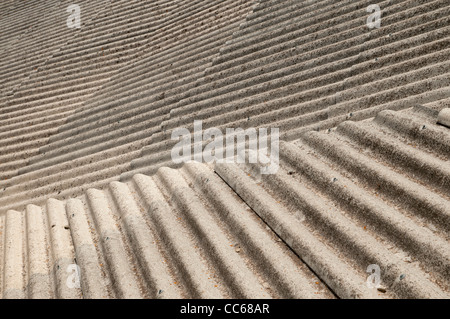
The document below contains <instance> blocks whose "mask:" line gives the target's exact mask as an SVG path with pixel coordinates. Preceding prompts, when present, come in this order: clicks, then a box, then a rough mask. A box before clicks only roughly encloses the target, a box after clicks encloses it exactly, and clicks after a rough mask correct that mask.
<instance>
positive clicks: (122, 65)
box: [0, 0, 450, 298]
mask: <svg viewBox="0 0 450 319" xmlns="http://www.w3.org/2000/svg"><path fill="white" fill-rule="evenodd" d="M69 4H71V3H70V2H69V1H65V0H63V1H56V0H48V1H40V2H39V1H32V2H30V4H28V2H27V4H25V2H23V1H18V0H10V1H2V2H1V3H0V28H1V30H2V34H1V35H0V75H1V76H0V149H1V151H0V296H1V297H4V298H229V297H235V298H280V297H281V298H336V297H337V298H441V297H443V298H449V297H450V292H449V278H450V262H449V261H450V260H449V258H450V255H449V251H450V249H449V248H450V245H449V237H448V236H449V225H450V220H449V217H450V210H449V208H450V166H449V165H450V164H449V159H450V128H449V126H450V124H449V123H450V119H449V111H448V110H449V107H450V73H449V70H450V68H449V66H450V62H449V60H448V57H449V54H450V49H449V47H450V46H449V44H450V33H449V32H450V27H449V20H450V18H449V17H450V15H449V13H450V5H449V3H448V0H433V1H429V0H428V1H427V0H399V1H390V0H385V1H378V4H379V6H380V7H381V8H382V21H381V28H379V29H369V28H368V27H367V25H366V19H367V16H368V13H367V11H366V8H367V6H368V5H369V4H371V3H370V2H368V1H367V0H361V1H355V0H320V1H313V0H305V1H297V0H287V1H275V0H255V1H247V0H223V1H210V0H192V1H172V0H158V1H148V2H143V1H138V0H133V1H129V0H117V1H108V0H97V1H83V0H80V1H79V2H78V4H80V5H81V7H82V22H83V27H82V28H81V29H80V30H72V29H69V28H67V26H66V25H65V23H66V19H67V16H68V14H67V12H66V8H67V6H68V5H69ZM26 17H29V19H28V20H26V19H25V20H26V22H25V23H20V21H21V19H24V18H26ZM3 31H4V32H3ZM194 120H202V121H203V129H207V128H211V127H216V128H219V129H220V130H222V131H225V129H227V128H239V127H240V128H244V129H245V128H249V127H256V128H258V127H264V128H273V127H275V128H279V129H280V132H281V138H282V141H281V143H280V156H281V162H280V170H279V171H278V173H277V174H275V175H268V176H260V174H258V172H259V169H260V167H258V165H256V164H248V165H244V164H242V165H238V164H217V165H216V166H209V165H206V164H200V163H197V164H193V163H190V164H186V165H185V166H183V167H182V168H180V167H178V166H177V165H175V163H174V162H173V161H172V159H171V150H172V148H173V146H174V145H175V143H176V142H177V141H172V140H171V134H172V132H173V130H174V129H176V128H178V127H184V128H187V129H189V130H190V131H191V132H192V131H193V123H194ZM74 264H76V265H78V266H79V267H80V270H81V278H80V283H81V287H80V288H77V287H76V286H73V284H74V282H73V280H72V279H74V270H75V268H74ZM369 265H378V266H379V267H380V269H381V287H380V290H377V289H376V288H369V287H368V286H367V282H366V281H367V277H368V276H369V275H370V274H369V273H367V268H368V266H369ZM69 279H70V280H69ZM71 280H72V281H71Z"/></svg>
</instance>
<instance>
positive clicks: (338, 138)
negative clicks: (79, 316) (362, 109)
mask: <svg viewBox="0 0 450 319" xmlns="http://www.w3.org/2000/svg"><path fill="white" fill-rule="evenodd" d="M436 117H437V112H436V111H432V110H431V109H429V108H423V107H416V108H413V109H409V110H406V111H401V112H393V111H383V112H381V113H380V114H379V115H378V116H377V117H376V118H375V119H374V120H369V121H362V122H350V121H347V122H344V123H342V124H340V125H339V126H338V127H337V128H336V129H332V130H330V131H328V132H307V133H305V134H303V135H302V137H301V139H299V140H297V141H295V142H281V145H280V155H281V162H280V166H281V167H280V170H279V171H278V173H277V174H275V175H264V176H266V177H264V176H263V177H261V175H259V174H258V172H259V169H258V166H257V165H256V164H247V165H245V164H239V165H238V164H216V165H215V167H214V168H213V167H212V166H209V165H207V164H202V163H189V164H185V165H184V166H183V167H182V168H181V169H170V168H160V169H159V170H158V172H157V173H156V174H155V175H153V176H151V177H150V176H145V175H142V174H137V175H135V176H134V177H133V178H132V179H131V180H130V181H129V182H127V183H121V182H112V183H110V184H109V186H108V187H107V188H105V189H103V190H98V189H89V190H87V191H86V193H85V194H84V195H82V196H80V197H78V198H75V199H69V200H66V201H59V200H55V199H49V200H48V201H47V202H46V203H45V204H44V205H41V206H35V205H28V206H27V207H26V209H25V210H24V211H23V212H21V211H13V210H9V211H8V212H7V213H6V214H5V215H2V216H1V217H0V234H2V236H1V237H0V238H1V240H0V248H1V249H0V251H1V252H2V255H0V261H1V262H0V273H1V274H2V277H0V278H2V282H3V286H2V287H1V288H0V295H2V296H3V297H7V298H16V297H29V298H51V297H57V298H81V297H85V298H141V297H142V298H229V297H234V298H335V297H339V298H449V297H450V294H449V278H450V276H449V275H450V274H449V272H450V268H449V265H450V263H449V261H450V256H449V249H448V247H449V237H448V236H449V229H448V225H449V219H450V210H449V208H450V196H449V194H450V191H449V190H450V164H449V161H448V154H449V151H450V144H449V141H450V130H449V129H448V128H445V127H442V126H439V125H437V124H435V122H436ZM74 263H76V264H78V265H79V266H80V268H81V289H76V288H75V289H69V288H68V287H67V284H66V282H67V278H68V273H67V272H66V269H67V267H68V265H70V264H74ZM373 264H375V265H378V266H379V267H380V270H381V272H380V275H381V283H380V287H379V289H380V290H381V291H383V292H381V291H380V290H377V289H375V288H369V287H368V286H367V283H366V281H367V277H368V276H369V273H367V272H366V270H367V267H368V266H369V265H373Z"/></svg>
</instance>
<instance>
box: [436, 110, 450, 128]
mask: <svg viewBox="0 0 450 319" xmlns="http://www.w3.org/2000/svg"><path fill="white" fill-rule="evenodd" d="M438 123H439V124H442V125H445V126H447V127H449V128H450V108H446V109H443V110H442V111H440V112H439V116H438Z"/></svg>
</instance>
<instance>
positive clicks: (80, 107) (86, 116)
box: [0, 0, 254, 208]
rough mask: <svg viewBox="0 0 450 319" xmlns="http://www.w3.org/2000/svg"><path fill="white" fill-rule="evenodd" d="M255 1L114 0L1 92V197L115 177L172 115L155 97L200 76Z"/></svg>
mask: <svg viewBox="0 0 450 319" xmlns="http://www.w3.org/2000/svg"><path fill="white" fill-rule="evenodd" d="M253 4H254V3H253V2H251V1H247V0H227V1H209V0H208V1H207V0H196V1H186V2H182V3H178V2H174V1H167V0H160V1H151V2H142V1H128V0H126V1H125V0H123V1H113V2H108V5H105V6H104V7H102V10H99V12H98V15H97V17H96V18H95V19H93V21H92V23H91V24H88V25H86V26H83V27H82V28H81V29H80V31H72V32H77V35H76V36H74V37H73V39H72V40H70V41H68V43H66V44H65V45H63V46H62V47H61V50H60V51H58V52H56V53H54V54H53V56H52V57H51V58H50V59H49V60H48V61H46V63H45V65H43V66H42V67H40V68H39V70H38V71H37V73H36V74H34V76H32V77H30V78H29V79H26V80H24V81H23V82H22V83H21V85H20V88H18V89H17V90H16V91H15V92H14V95H12V96H11V97H9V98H8V100H7V101H6V102H5V103H4V104H3V103H2V102H1V101H0V124H1V128H0V147H2V152H1V153H0V179H1V180H0V184H1V185H0V193H1V194H0V196H1V198H0V203H1V204H0V206H3V207H6V205H12V206H11V208H17V205H15V204H18V203H22V207H23V206H24V205H25V204H26V203H29V202H30V201H29V200H30V198H34V201H36V200H37V198H40V199H41V200H45V199H46V198H48V197H49V196H58V197H59V198H62V196H64V195H65V196H66V198H67V197H68V196H73V195H75V194H76V195H79V194H81V193H82V192H83V190H85V189H86V187H84V186H85V185H91V186H95V187H100V186H104V185H107V184H108V183H109V182H110V181H112V180H117V179H118V176H120V174H121V173H124V172H127V171H128V170H129V168H130V162H131V161H132V160H133V159H135V158H138V157H139V156H140V154H141V152H140V151H141V149H142V147H144V146H146V145H147V144H148V143H149V142H150V138H151V136H152V134H153V133H154V132H155V131H156V130H157V129H158V128H159V124H160V123H161V122H162V121H163V120H164V119H165V118H167V117H168V113H169V112H170V108H167V107H166V108H158V107H157V106H156V105H155V103H156V102H157V101H159V102H161V101H166V100H170V101H177V100H178V99H179V95H180V94H181V93H183V94H184V93H185V92H188V91H189V89H190V88H192V87H195V85H197V82H198V80H199V78H201V77H202V76H203V74H204V71H205V69H206V68H208V67H209V66H210V65H211V62H212V60H213V59H215V58H216V57H217V56H218V55H219V52H220V49H221V48H222V47H223V45H224V43H225V42H226V41H227V40H229V39H230V38H231V37H232V35H233V33H234V32H235V31H236V30H237V29H238V28H239V25H240V24H241V23H242V21H244V20H245V17H246V16H247V14H248V13H249V12H251V9H252V5H253ZM82 10H83V9H82ZM64 12H65V10H64ZM83 12H84V11H82V18H83V17H84V13H83ZM64 14H66V13H64ZM66 15H67V14H66ZM83 19H84V18H83ZM83 21H84V20H83ZM63 29H64V30H65V29H67V27H66V26H65V24H64V25H63ZM57 30H58V28H56V27H54V30H52V31H54V32H55V33H57ZM64 32H65V31H64ZM28 46H30V47H33V44H32V43H28ZM152 102H155V103H152ZM118 114H119V115H118Z"/></svg>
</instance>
